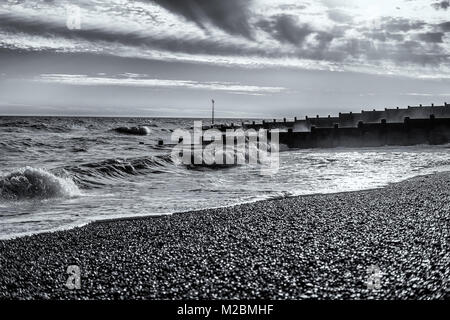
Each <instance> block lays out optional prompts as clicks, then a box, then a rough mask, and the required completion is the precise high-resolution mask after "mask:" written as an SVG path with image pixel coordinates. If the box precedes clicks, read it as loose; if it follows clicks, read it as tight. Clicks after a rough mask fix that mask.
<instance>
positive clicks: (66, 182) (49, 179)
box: [0, 167, 81, 200]
mask: <svg viewBox="0 0 450 320" xmlns="http://www.w3.org/2000/svg"><path fill="white" fill-rule="evenodd" d="M80 194H81V192H80V190H79V189H78V187H77V186H76V185H75V183H74V182H73V181H72V180H71V179H70V178H62V177H57V176H55V175H54V174H52V173H51V172H48V171H46V170H44V169H40V168H32V167H25V168H21V169H18V170H16V171H14V172H11V173H9V174H8V175H6V176H3V177H1V178H0V198H1V199H5V200H21V199H49V198H57V197H74V196H79V195H80Z"/></svg>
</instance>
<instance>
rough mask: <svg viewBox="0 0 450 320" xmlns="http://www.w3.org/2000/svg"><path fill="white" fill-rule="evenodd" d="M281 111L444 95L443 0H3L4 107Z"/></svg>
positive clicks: (0, 65) (223, 113)
mask: <svg viewBox="0 0 450 320" xmlns="http://www.w3.org/2000/svg"><path fill="white" fill-rule="evenodd" d="M211 99H214V100H215V102H216V116H217V117H236V118H280V117H294V116H297V117H303V116H306V115H309V116H314V115H316V114H318V115H322V116H326V115H328V114H332V115H333V114H337V113H338V112H348V111H360V110H362V109H364V110H372V109H384V108H385V107H406V106H408V105H418V104H430V103H435V104H443V102H444V101H447V102H450V0H443V1H442V0H377V1H374V0H314V1H296V0H246V1H245V0H140V1H130V0H79V1H66V0H0V114H2V115H13V114H14V115H86V116H150V117H155V116H163V117H209V115H210V109H211Z"/></svg>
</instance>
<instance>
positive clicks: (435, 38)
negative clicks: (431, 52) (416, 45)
mask: <svg viewBox="0 0 450 320" xmlns="http://www.w3.org/2000/svg"><path fill="white" fill-rule="evenodd" d="M417 37H418V38H419V39H420V40H421V41H425V42H432V43H442V42H444V41H443V37H444V33H443V32H427V33H419V34H418V35H417Z"/></svg>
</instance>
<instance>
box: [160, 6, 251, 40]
mask: <svg viewBox="0 0 450 320" xmlns="http://www.w3.org/2000/svg"><path fill="white" fill-rule="evenodd" d="M152 1H154V2H155V3H157V4H159V5H160V6H162V7H164V8H166V9H167V10H169V11H171V12H172V13H175V14H178V15H181V16H183V17H184V18H186V19H187V20H190V21H193V22H195V23H196V24H197V25H198V26H200V27H201V28H204V29H207V24H208V23H209V24H212V25H215V26H217V27H219V28H220V29H222V30H224V31H226V32H228V33H230V34H234V35H242V36H245V37H247V38H251V37H252V30H251V27H250V24H249V21H248V20H249V6H250V5H251V2H252V0H248V1H242V0H152Z"/></svg>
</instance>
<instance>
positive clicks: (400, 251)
mask: <svg viewBox="0 0 450 320" xmlns="http://www.w3.org/2000/svg"><path fill="white" fill-rule="evenodd" d="M449 187H450V173H436V174H432V175H427V176H420V177H416V178H412V179H409V180H406V181H403V182H400V183H396V184H391V185H389V186H387V187H385V188H381V189H374V190H367V191H357V192H347V193H337V194H318V195H310V196H301V197H290V198H283V199H276V200H266V201H259V202H254V203H248V204H243V205H238V206H233V207H226V208H218V209H208V210H201V211H195V212H187V213H179V214H173V215H170V216H160V217H148V218H133V219H122V220H108V221H101V222H95V223H91V224H89V225H86V226H84V227H79V228H74V229H71V230H67V231H58V232H52V233H42V234H36V235H32V236H25V237H19V238H15V239H11V240H4V241H0V270H2V272H1V273H0V298H2V299H449V298H450V250H449V245H450V188H449ZM69 265H77V266H79V268H80V270H81V289H79V290H69V289H68V288H66V286H65V284H66V280H67V277H68V275H67V274H66V270H67V267H68V266H69ZM374 277H375V278H374Z"/></svg>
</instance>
